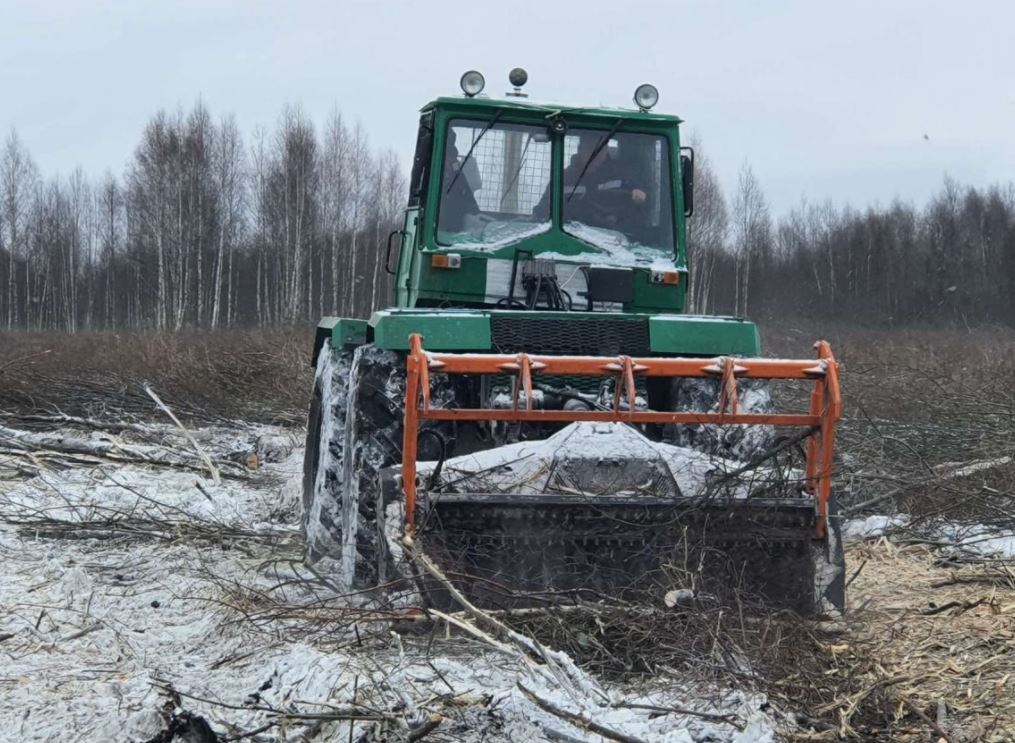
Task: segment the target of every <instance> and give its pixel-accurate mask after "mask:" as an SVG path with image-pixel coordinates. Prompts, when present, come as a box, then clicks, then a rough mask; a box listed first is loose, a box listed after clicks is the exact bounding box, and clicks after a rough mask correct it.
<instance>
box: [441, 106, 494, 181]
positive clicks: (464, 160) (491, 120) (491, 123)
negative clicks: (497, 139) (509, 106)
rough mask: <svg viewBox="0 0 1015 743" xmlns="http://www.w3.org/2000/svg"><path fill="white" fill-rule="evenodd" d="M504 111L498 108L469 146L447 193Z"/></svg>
mask: <svg viewBox="0 0 1015 743" xmlns="http://www.w3.org/2000/svg"><path fill="white" fill-rule="evenodd" d="M502 113H504V109H503V108H499V109H497V113H495V114H494V115H493V118H492V119H490V123H489V124H487V125H486V127H484V128H483V131H481V132H480V133H479V136H478V137H476V138H475V139H474V140H472V146H471V147H470V148H469V151H468V152H466V153H465V157H463V158H462V162H461V163H460V164H459V166H458V170H457V171H456V172H455V177H454V178H452V179H451V183H449V184H448V190H447V191H445V192H444V193H445V195H447V194H449V193H451V189H452V188H453V187H454V185H455V183H457V182H458V176H460V175H461V174H462V171H463V170H465V164H466V163H467V162H469V158H471V157H472V151H473V150H475V149H476V145H477V144H479V141H480V140H481V139H482V138H483V137H485V136H486V133H487V132H488V131H490V130H491V129H492V128H493V125H494V124H496V123H497V120H498V119H499V118H500V115H501V114H502Z"/></svg>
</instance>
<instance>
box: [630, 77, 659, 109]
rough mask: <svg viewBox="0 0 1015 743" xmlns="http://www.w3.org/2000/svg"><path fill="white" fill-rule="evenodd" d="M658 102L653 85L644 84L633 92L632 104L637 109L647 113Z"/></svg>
mask: <svg viewBox="0 0 1015 743" xmlns="http://www.w3.org/2000/svg"><path fill="white" fill-rule="evenodd" d="M658 102H659V91H658V90H656V86H655V85H649V84H648V83H644V84H643V85H639V86H638V87H637V88H636V89H635V91H634V103H635V105H636V106H638V108H640V109H643V110H645V111H647V110H648V109H650V108H652V106H654V105H656V103H658Z"/></svg>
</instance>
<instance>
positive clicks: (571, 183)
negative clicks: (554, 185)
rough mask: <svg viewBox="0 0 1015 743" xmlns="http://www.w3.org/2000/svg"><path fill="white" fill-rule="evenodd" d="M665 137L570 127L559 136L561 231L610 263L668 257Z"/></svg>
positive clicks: (669, 207) (668, 191) (669, 206)
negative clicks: (561, 143)
mask: <svg viewBox="0 0 1015 743" xmlns="http://www.w3.org/2000/svg"><path fill="white" fill-rule="evenodd" d="M670 173H671V171H670V157H669V147H668V142H667V139H666V138H665V137H663V136H660V135H656V134H636V133H631V132H619V133H611V132H606V131H599V130H594V129H572V130H570V131H569V132H568V134H567V136H565V138H564V179H563V192H564V193H563V213H562V218H563V220H562V221H563V227H564V231H565V232H567V233H568V234H569V235H571V236H573V237H576V238H578V239H579V240H582V241H583V242H587V243H590V244H592V245H594V246H595V247H597V248H600V249H602V250H604V251H606V252H608V253H610V254H611V256H612V257H613V258H614V259H615V262H635V263H640V262H643V261H649V260H654V259H656V258H659V257H662V256H663V254H665V255H666V256H672V255H673V249H674V244H673V194H672V189H671V180H672V179H671V176H670Z"/></svg>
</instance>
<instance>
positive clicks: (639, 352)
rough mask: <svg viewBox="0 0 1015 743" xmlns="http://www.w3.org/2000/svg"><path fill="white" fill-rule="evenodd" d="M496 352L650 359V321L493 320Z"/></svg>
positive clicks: (579, 319)
mask: <svg viewBox="0 0 1015 743" xmlns="http://www.w3.org/2000/svg"><path fill="white" fill-rule="evenodd" d="M490 331H491V333H492V335H493V346H494V349H495V350H497V351H498V352H500V353H521V352H523V351H524V352H525V353H535V354H539V353H543V354H560V355H570V356H616V355H617V354H622V353H623V354H627V355H629V356H647V355H648V354H649V352H650V346H649V336H648V320H644V319H617V320H598V319H587V318H575V319H565V320H561V319H557V318H554V319H549V318H545V319H544V318H521V317H519V318H514V317H493V318H491V319H490Z"/></svg>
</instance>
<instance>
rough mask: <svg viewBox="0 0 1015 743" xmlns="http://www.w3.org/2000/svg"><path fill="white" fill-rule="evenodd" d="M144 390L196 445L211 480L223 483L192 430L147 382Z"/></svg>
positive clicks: (192, 444) (192, 443)
mask: <svg viewBox="0 0 1015 743" xmlns="http://www.w3.org/2000/svg"><path fill="white" fill-rule="evenodd" d="M144 391H145V392H147V393H148V397H150V398H151V399H152V400H154V401H155V404H156V405H158V406H159V409H160V410H161V411H162V412H163V413H165V414H166V415H168V416H169V418H170V420H172V421H173V423H175V424H176V425H177V427H178V428H179V429H180V431H181V432H182V433H183V435H184V436H186V437H187V440H188V441H189V442H190V445H191V446H193V447H194V451H196V452H197V455H198V456H199V457H200V458H201V461H203V462H204V465H205V467H207V468H208V471H209V472H210V473H211V481H212V482H213V483H215V484H216V485H219V484H221V482H222V476H221V475H220V474H219V471H218V470H217V469H216V468H215V465H214V464H212V462H211V457H209V456H208V455H207V453H205V451H204V449H202V448H201V445H200V444H198V443H197V439H195V438H194V437H193V436H192V435H191V433H190V431H188V430H187V429H186V427H185V426H184V425H183V424H182V423H180V419H179V418H177V417H176V416H175V415H174V414H173V411H172V410H170V409H169V408H168V407H167V406H166V404H165V403H164V402H162V400H160V399H159V396H158V395H156V394H155V390H153V389H152V388H151V387H149V386H148V385H147V384H146V385H145V386H144Z"/></svg>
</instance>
